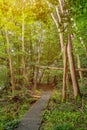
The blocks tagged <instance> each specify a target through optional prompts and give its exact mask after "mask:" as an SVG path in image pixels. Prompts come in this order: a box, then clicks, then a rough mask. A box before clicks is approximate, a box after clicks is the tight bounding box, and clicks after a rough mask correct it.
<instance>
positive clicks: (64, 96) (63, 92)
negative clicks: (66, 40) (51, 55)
mask: <svg viewBox="0 0 87 130" xmlns="http://www.w3.org/2000/svg"><path fill="white" fill-rule="evenodd" d="M63 55H64V57H63V61H64V73H63V88H62V101H65V100H66V87H67V73H68V72H67V71H68V70H67V44H66V45H65V46H64V54H63Z"/></svg>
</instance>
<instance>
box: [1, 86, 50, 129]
mask: <svg viewBox="0 0 87 130" xmlns="http://www.w3.org/2000/svg"><path fill="white" fill-rule="evenodd" d="M52 89H53V87H52V86H51V85H43V84H41V85H38V89H37V90H36V92H35V93H34V92H32V91H29V90H27V89H23V90H19V91H16V92H15V95H14V96H12V94H11V93H10V92H9V91H4V92H3V93H2V92H1V93H0V99H1V100H0V130H13V129H15V128H16V127H17V126H18V124H19V122H20V121H21V120H22V119H23V118H24V115H25V114H26V113H27V112H28V111H29V110H30V112H29V113H31V115H32V113H33V114H34V112H37V114H36V117H37V118H38V119H39V118H40V114H41V111H42V110H43V109H44V107H45V106H46V105H47V102H48V100H49V98H50V94H51V91H52ZM30 92H32V93H31V94H30ZM42 102H43V104H42ZM44 105H45V106H44ZM31 117H32V116H31ZM31 120H32V118H31ZM22 121H23V120H22ZM34 122H35V121H34ZM37 123H38V121H37ZM39 123H40V121H39ZM32 126H33V125H32ZM30 130H32V129H30Z"/></svg>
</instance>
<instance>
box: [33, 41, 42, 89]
mask: <svg viewBox="0 0 87 130" xmlns="http://www.w3.org/2000/svg"><path fill="white" fill-rule="evenodd" d="M40 57H41V41H39V43H38V52H37V62H36V63H37V64H38V65H40ZM38 76H39V68H38V67H35V75H34V90H35V89H36V87H37V83H38Z"/></svg>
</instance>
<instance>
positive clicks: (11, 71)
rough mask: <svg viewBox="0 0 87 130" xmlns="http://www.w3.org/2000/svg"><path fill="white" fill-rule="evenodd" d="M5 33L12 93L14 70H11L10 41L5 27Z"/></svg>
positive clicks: (13, 88)
mask: <svg viewBox="0 0 87 130" xmlns="http://www.w3.org/2000/svg"><path fill="white" fill-rule="evenodd" d="M5 34H6V43H7V54H8V60H9V67H10V75H11V85H12V93H13V94H14V90H15V78H14V70H13V65H12V58H11V54H10V42H9V37H8V31H7V29H5Z"/></svg>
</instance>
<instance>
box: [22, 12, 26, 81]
mask: <svg viewBox="0 0 87 130" xmlns="http://www.w3.org/2000/svg"><path fill="white" fill-rule="evenodd" d="M24 31H25V20H24V13H23V12H22V53H23V54H22V65H23V81H24V83H25V79H26V66H25V56H24V54H25V39H24Z"/></svg>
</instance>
